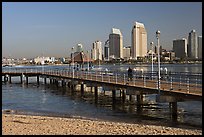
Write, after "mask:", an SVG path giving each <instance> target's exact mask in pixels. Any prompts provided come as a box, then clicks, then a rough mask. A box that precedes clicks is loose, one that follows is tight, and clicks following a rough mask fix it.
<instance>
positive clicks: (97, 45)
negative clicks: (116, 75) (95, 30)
mask: <svg viewBox="0 0 204 137" xmlns="http://www.w3.org/2000/svg"><path fill="white" fill-rule="evenodd" d="M91 57H92V59H93V60H97V59H99V60H102V42H101V41H95V42H94V43H93V48H92V50H91Z"/></svg>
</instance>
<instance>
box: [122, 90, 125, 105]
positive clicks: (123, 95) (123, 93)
mask: <svg viewBox="0 0 204 137" xmlns="http://www.w3.org/2000/svg"><path fill="white" fill-rule="evenodd" d="M125 99H126V95H125V90H124V89H123V90H122V101H123V103H125Z"/></svg>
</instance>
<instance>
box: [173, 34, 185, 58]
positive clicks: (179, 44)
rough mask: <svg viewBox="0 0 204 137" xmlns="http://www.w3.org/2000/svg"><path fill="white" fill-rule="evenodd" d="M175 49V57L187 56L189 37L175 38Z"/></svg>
mask: <svg viewBox="0 0 204 137" xmlns="http://www.w3.org/2000/svg"><path fill="white" fill-rule="evenodd" d="M173 51H174V52H175V57H177V58H185V57H187V39H185V38H183V39H177V40H173Z"/></svg>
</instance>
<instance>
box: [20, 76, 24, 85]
mask: <svg viewBox="0 0 204 137" xmlns="http://www.w3.org/2000/svg"><path fill="white" fill-rule="evenodd" d="M20 80H21V84H22V83H23V76H22V75H21V76H20Z"/></svg>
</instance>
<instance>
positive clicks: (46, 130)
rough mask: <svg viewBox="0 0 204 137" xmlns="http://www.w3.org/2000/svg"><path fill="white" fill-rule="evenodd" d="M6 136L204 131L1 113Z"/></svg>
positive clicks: (169, 133)
mask: <svg viewBox="0 0 204 137" xmlns="http://www.w3.org/2000/svg"><path fill="white" fill-rule="evenodd" d="M2 134H3V135H202V130H198V129H190V128H189V129H188V128H174V127H168V126H159V124H157V125H155V124H149V123H146V122H141V123H135V124H130V123H124V122H112V121H103V120H88V119H78V118H60V117H48V116H31V115H16V114H2Z"/></svg>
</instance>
